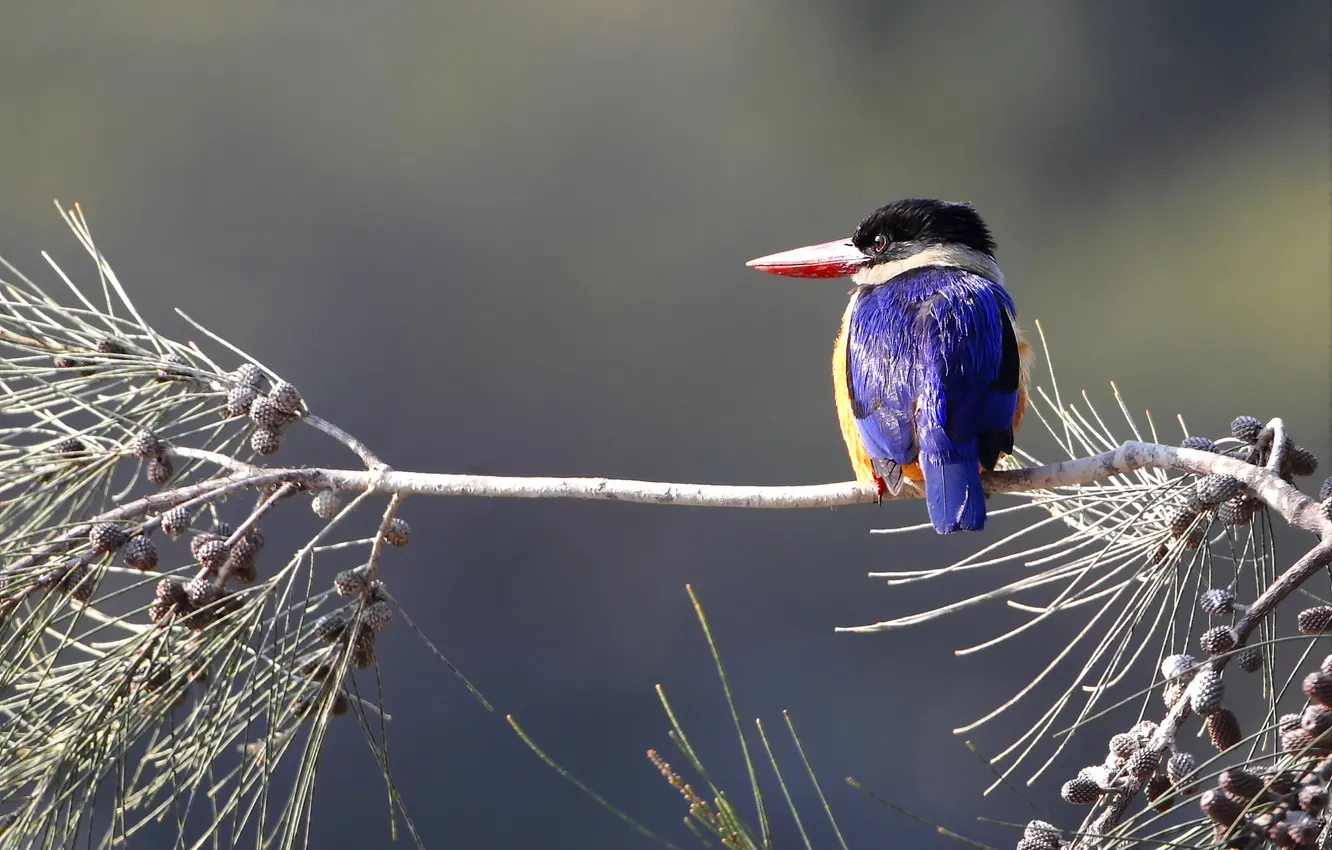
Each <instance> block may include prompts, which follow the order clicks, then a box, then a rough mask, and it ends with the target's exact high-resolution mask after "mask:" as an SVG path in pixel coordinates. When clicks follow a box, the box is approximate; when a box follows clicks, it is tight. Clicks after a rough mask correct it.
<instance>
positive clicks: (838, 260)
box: [745, 239, 869, 277]
mask: <svg viewBox="0 0 1332 850" xmlns="http://www.w3.org/2000/svg"><path fill="white" fill-rule="evenodd" d="M868 262H869V257H867V256H865V255H864V254H863V253H861V251H860V249H859V248H857V247H856V246H855V245H852V244H851V240H849V239H838V240H836V241H834V242H824V243H823V244H822V245H810V246H808V247H806V248H796V249H795V250H794V251H783V252H781V253H780V254H769V255H768V256H766V257H759V258H758V259H757V260H750V261H749V262H747V263H745V265H747V266H749V267H750V268H751V269H758V270H759V271H761V272H768V273H769V274H780V275H785V276H787V277H846V276H847V275H849V274H854V273H855V271H856V270H857V269H859V268H860V267H862V266H864V265H865V264H866V263H868Z"/></svg>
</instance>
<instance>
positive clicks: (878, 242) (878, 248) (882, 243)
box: [874, 233, 888, 254]
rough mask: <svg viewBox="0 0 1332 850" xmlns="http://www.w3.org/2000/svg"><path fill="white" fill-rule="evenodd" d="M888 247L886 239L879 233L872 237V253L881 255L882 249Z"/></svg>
mask: <svg viewBox="0 0 1332 850" xmlns="http://www.w3.org/2000/svg"><path fill="white" fill-rule="evenodd" d="M887 247H888V237H887V236H884V235H883V234H882V233H880V234H879V235H878V236H875V237H874V253H876V254H882V253H883V249H884V248H887Z"/></svg>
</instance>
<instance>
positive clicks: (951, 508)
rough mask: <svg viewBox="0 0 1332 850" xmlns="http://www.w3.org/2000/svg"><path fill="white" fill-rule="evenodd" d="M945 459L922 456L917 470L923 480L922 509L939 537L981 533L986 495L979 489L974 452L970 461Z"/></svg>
mask: <svg viewBox="0 0 1332 850" xmlns="http://www.w3.org/2000/svg"><path fill="white" fill-rule="evenodd" d="M957 454H968V453H967V452H958V453H956V454H954V456H953V457H949V458H947V459H945V458H940V457H937V456H931V455H929V454H926V453H924V452H922V453H921V458H920V470H921V472H922V473H923V474H924V477H925V506H926V508H927V509H928V510H929V512H930V522H932V523H934V530H935V531H937V532H939V533H940V534H949V533H950V532H954V531H980V530H981V529H982V528H984V527H985V491H984V490H983V489H982V488H981V477H980V462H979V461H978V460H977V458H976V455H975V452H971V453H970V454H971V457H969V458H958V457H957V456H956V455H957Z"/></svg>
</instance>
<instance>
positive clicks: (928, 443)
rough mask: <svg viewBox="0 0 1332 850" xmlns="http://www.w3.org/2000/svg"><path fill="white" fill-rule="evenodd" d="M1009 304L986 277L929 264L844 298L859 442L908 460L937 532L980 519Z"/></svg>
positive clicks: (1010, 371) (1007, 395)
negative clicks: (916, 471)
mask: <svg viewBox="0 0 1332 850" xmlns="http://www.w3.org/2000/svg"><path fill="white" fill-rule="evenodd" d="M1012 314H1013V302H1012V299H1011V298H1010V297H1009V296H1008V293H1007V292H1005V291H1004V289H1003V287H1002V286H1000V285H999V284H998V283H995V282H994V281H992V280H989V279H987V278H984V277H982V276H980V275H977V274H975V273H974V272H970V271H966V270H963V269H960V268H951V267H935V266H930V267H924V268H918V269H912V270H910V271H908V272H906V273H904V274H901V275H898V276H897V277H895V278H892V279H891V280H890V281H888V282H886V283H883V284H879V285H875V286H868V287H862V288H861V291H859V292H858V293H857V294H856V296H855V297H854V300H853V303H852V305H851V307H850V308H849V309H848V313H847V317H846V332H845V337H846V339H845V343H844V345H845V348H846V361H845V380H846V388H845V393H846V397H847V399H848V403H849V408H850V413H851V415H852V416H853V417H854V420H855V423H856V426H857V427H856V431H857V436H859V438H860V443H861V445H862V447H863V451H864V453H865V454H867V455H868V456H869V458H870V460H871V463H872V464H874V465H875V466H876V467H879V466H882V467H883V468H885V469H891V467H888V466H887V464H886V463H885V462H889V461H890V462H891V463H892V464H894V465H896V466H897V467H902V466H906V465H908V464H914V463H917V462H919V464H920V467H921V473H922V475H923V478H924V482H925V491H926V506H927V508H928V509H929V513H930V519H931V521H932V522H933V523H934V526H935V528H936V530H938V531H939V532H940V533H944V534H946V533H948V532H951V531H956V530H959V529H965V530H977V529H980V528H983V527H984V525H985V497H984V492H983V490H982V489H981V481H980V472H981V468H982V467H984V468H986V469H992V468H993V467H994V464H995V463H997V462H998V459H999V457H1000V456H1001V455H1002V454H1005V453H1009V452H1011V451H1012V448H1013V428H1014V425H1015V423H1014V419H1015V415H1016V413H1017V409H1018V398H1019V394H1020V393H1021V391H1022V387H1021V386H1020V384H1021V376H1022V369H1021V362H1020V357H1019V346H1018V333H1017V330H1016V328H1015V327H1014V326H1013V319H1012ZM848 448H850V445H849V439H848ZM899 484H900V479H899Z"/></svg>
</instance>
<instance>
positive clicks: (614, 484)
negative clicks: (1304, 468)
mask: <svg viewBox="0 0 1332 850" xmlns="http://www.w3.org/2000/svg"><path fill="white" fill-rule="evenodd" d="M170 453H172V454H178V455H179V456H180V457H183V458H191V459H196V460H208V461H212V462H215V463H217V464H218V465H219V466H223V467H224V468H226V469H229V470H232V471H233V472H234V473H235V476H233V477H231V478H229V481H231V480H235V479H236V478H244V477H246V476H253V477H254V478H256V479H262V480H263V482H264V483H269V482H272V481H290V482H293V483H297V484H301V485H304V486H306V487H307V488H310V489H316V490H318V489H334V490H356V491H365V490H370V491H373V492H379V493H387V494H391V495H401V496H408V495H422V496H470V497H477V498H510V499H592V500H605V501H612V502H639V503H646V504H661V505H682V506H688V507H704V508H768V509H775V508H832V507H841V506H844V505H856V504H867V503H873V502H874V501H875V499H876V497H875V495H874V490H873V488H871V487H869V486H868V485H864V484H860V483H858V482H855V481H848V482H843V483H838V484H807V485H793V486H742V485H731V484H690V483H681V482H665V481H636V480H632V479H617V478H548V477H541V478H532V477H522V476H505V475H459V474H452V473H436V472H407V471H402V470H394V469H388V468H387V467H380V468H379V469H371V470H351V469H332V468H319V467H301V468H290V469H281V468H271V467H256V466H251V465H249V464H243V463H240V462H238V461H235V460H234V459H232V458H229V457H227V456H225V455H219V454H216V453H212V452H202V451H200V450H197V449H171V450H170ZM1148 468H1154V469H1162V470H1167V471H1172V472H1186V473H1192V474H1195V475H1210V474H1224V475H1232V476H1234V477H1235V478H1237V479H1239V481H1240V482H1241V483H1242V484H1244V485H1245V486H1246V487H1248V488H1249V489H1250V490H1252V491H1253V493H1254V495H1256V496H1257V497H1258V498H1259V499H1261V500H1262V501H1263V502H1264V503H1266V504H1267V505H1268V506H1269V507H1270V508H1272V509H1273V510H1274V511H1276V512H1277V513H1278V514H1280V515H1281V516H1282V518H1284V519H1285V520H1286V521H1287V522H1288V523H1290V524H1291V525H1292V526H1294V527H1296V528H1300V529H1303V530H1304V531H1308V532H1310V533H1313V534H1318V535H1323V534H1326V533H1327V532H1329V531H1332V520H1328V519H1327V517H1325V516H1323V513H1322V507H1321V505H1320V504H1319V503H1318V502H1316V501H1314V500H1313V499H1311V498H1309V497H1308V496H1306V495H1305V494H1303V493H1301V492H1300V491H1299V490H1297V489H1296V488H1295V487H1293V486H1291V485H1290V484H1289V483H1287V482H1286V481H1284V480H1282V479H1281V478H1280V476H1278V475H1277V474H1276V473H1275V472H1273V471H1271V470H1269V469H1265V468H1263V467H1258V466H1254V465H1252V464H1249V463H1246V462H1244V461H1242V460H1238V459H1236V458H1232V457H1226V456H1224V455H1219V454H1215V453H1213V452H1206V451H1200V450H1198V449H1184V448H1177V447H1175V446H1165V445H1159V444H1156V443H1143V442H1137V441H1129V442H1126V443H1124V444H1123V445H1121V446H1120V447H1119V448H1117V449H1115V450H1113V451H1108V452H1102V453H1101V454H1097V455H1091V456H1090V457H1085V458H1079V459H1077V460H1067V461H1062V462H1059V463H1051V464H1046V465H1044V466H1037V467H1031V468H1029V469H1015V470H1001V471H997V472H991V473H986V474H985V475H984V476H983V480H984V482H985V491H986V493H988V494H990V495H996V494H1001V493H1022V492H1031V491H1034V490H1056V489H1060V488H1067V487H1077V486H1080V485H1086V484H1091V483H1093V482H1096V481H1099V480H1102V479H1105V478H1110V477H1112V476H1115V475H1123V474H1125V473H1129V472H1133V471H1135V470H1139V469H1148ZM196 486H198V485H196ZM170 497H171V494H170V493H161V494H158V498H160V499H163V500H168V501H169V499H170ZM920 497H921V493H920V491H919V490H917V489H915V488H903V489H902V492H901V493H900V494H898V495H897V496H892V495H887V494H886V495H884V496H883V499H885V500H891V499H919V498H920Z"/></svg>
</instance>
